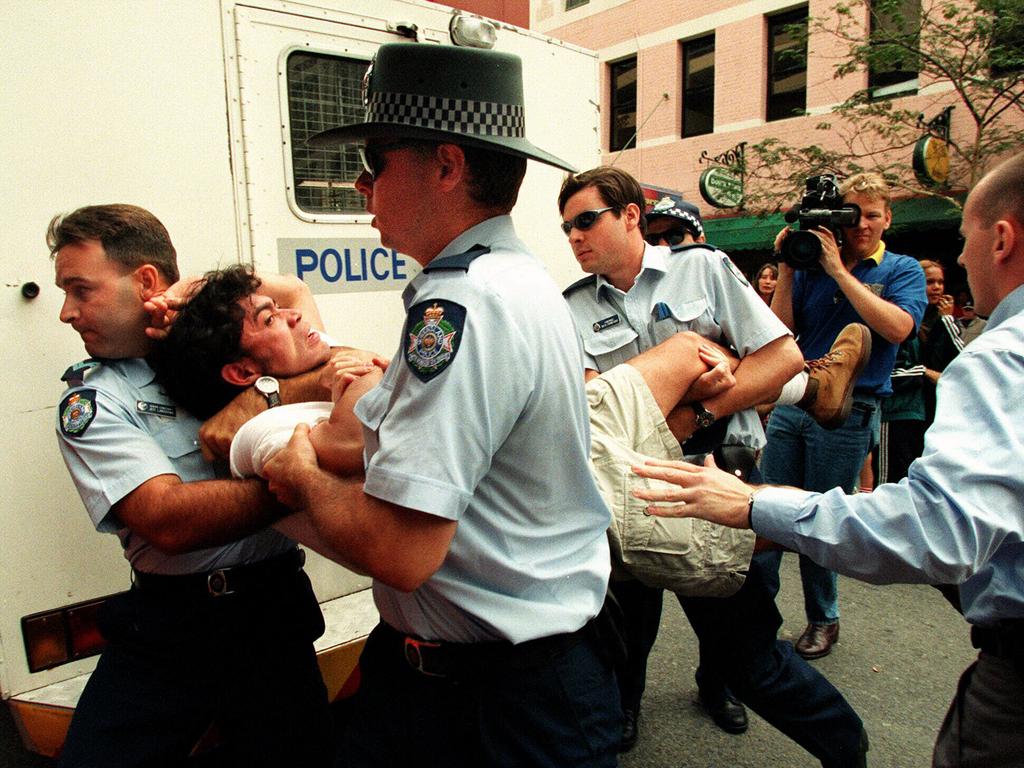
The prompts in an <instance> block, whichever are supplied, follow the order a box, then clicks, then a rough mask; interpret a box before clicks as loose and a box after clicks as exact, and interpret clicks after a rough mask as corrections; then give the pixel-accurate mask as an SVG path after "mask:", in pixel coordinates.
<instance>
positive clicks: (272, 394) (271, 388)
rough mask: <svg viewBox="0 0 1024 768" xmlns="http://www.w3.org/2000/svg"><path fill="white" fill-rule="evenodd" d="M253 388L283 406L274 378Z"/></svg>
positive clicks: (272, 403)
mask: <svg viewBox="0 0 1024 768" xmlns="http://www.w3.org/2000/svg"><path fill="white" fill-rule="evenodd" d="M253 386H254V387H256V391H257V392H259V393H260V394H261V395H263V396H264V397H265V398H267V407H268V408H273V407H274V406H275V405H280V404H281V396H280V395H279V394H278V392H279V391H280V389H281V387H280V385H279V384H278V383H277V379H275V378H274V377H273V376H260V377H259V378H258V379H256V383H255V384H254V385H253ZM712 418H714V417H712Z"/></svg>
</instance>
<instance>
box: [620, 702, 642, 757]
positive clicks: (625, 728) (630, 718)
mask: <svg viewBox="0 0 1024 768" xmlns="http://www.w3.org/2000/svg"><path fill="white" fill-rule="evenodd" d="M639 719H640V709H639V708H637V709H624V710H622V741H620V742H619V752H629V750H631V749H632V748H633V747H635V746H636V740H637V737H638V736H639V735H640V728H639V726H638V725H637V721H638V720H639Z"/></svg>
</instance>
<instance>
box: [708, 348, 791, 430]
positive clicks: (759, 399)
mask: <svg viewBox="0 0 1024 768" xmlns="http://www.w3.org/2000/svg"><path fill="white" fill-rule="evenodd" d="M803 366H804V358H803V355H801V354H800V349H799V347H797V345H796V342H795V341H793V337H792V336H780V337H779V338H777V339H775V340H774V341H771V342H769V343H767V344H765V345H764V346H763V347H761V348H760V349H758V350H756V351H754V352H751V353H750V354H749V355H747V356H746V357H744V358H742V359H741V360H740V362H739V365H738V366H737V367H736V371H735V374H734V375H735V378H736V385H735V386H733V387H730V388H729V389H726V390H724V391H723V392H721V393H720V394H718V395H716V396H714V397H712V398H710V399H708V400H705V401H704V403H703V405H704V407H705V408H707V409H708V410H709V411H711V412H712V413H713V414H715V416H716V417H718V418H721V417H723V416H727V415H729V414H733V413H737V412H739V411H742V410H745V409H747V408H752V407H753V406H755V405H758V404H760V403H763V402H765V401H766V400H768V399H769V398H770V397H772V396H773V395H775V394H777V393H778V392H779V390H781V389H782V385H783V384H785V383H786V382H787V381H789V380H790V379H791V378H793V377H794V376H795V375H796V374H798V373H799V372H800V371H801V370H803Z"/></svg>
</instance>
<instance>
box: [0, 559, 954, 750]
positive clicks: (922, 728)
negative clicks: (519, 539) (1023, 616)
mask: <svg viewBox="0 0 1024 768" xmlns="http://www.w3.org/2000/svg"><path fill="white" fill-rule="evenodd" d="M839 599H840V609H841V611H842V620H841V632H840V639H839V643H838V644H837V645H836V646H835V648H834V650H833V651H832V653H831V654H830V655H829V656H827V657H826V658H824V659H820V660H818V661H815V662H812V663H813V664H815V665H817V667H818V669H820V670H821V671H822V672H823V673H824V674H825V675H826V676H827V677H828V678H829V679H830V680H831V681H832V682H833V683H834V684H835V685H836V687H838V688H839V690H841V691H842V692H843V694H844V695H845V696H846V697H847V699H848V700H849V701H850V702H851V703H852V704H853V706H854V708H855V709H856V710H857V711H858V712H859V713H860V716H861V717H862V718H863V719H864V722H865V724H866V726H867V729H868V734H869V735H870V739H871V750H870V752H869V753H868V765H869V766H885V768H926V767H927V766H928V765H930V763H931V747H932V742H933V741H934V738H935V732H936V731H937V729H938V727H939V725H940V724H941V722H942V718H943V716H944V715H945V712H946V707H947V705H948V703H949V700H950V698H951V697H952V695H953V691H954V689H955V687H956V682H957V680H958V678H959V676H960V673H961V672H962V671H963V669H964V668H965V667H966V666H967V665H968V664H969V663H970V661H971V660H972V659H973V657H974V652H973V649H972V648H971V645H970V642H969V640H968V631H967V625H966V623H965V622H964V621H963V619H962V618H961V617H960V615H959V614H957V613H956V612H955V611H954V610H953V609H952V608H951V607H950V606H949V604H948V603H947V602H946V601H945V600H944V599H943V598H942V596H941V595H940V594H939V593H938V591H936V590H935V589H932V588H931V587H926V586H902V585H901V586H886V587H876V586H871V585H869V584H864V583H862V582H858V581H854V580H852V579H846V578H842V577H840V588H839ZM802 600H803V598H802V592H801V588H800V578H799V570H798V567H797V558H796V556H795V555H786V556H785V557H784V558H783V564H782V590H781V591H780V593H779V608H780V610H781V611H782V614H783V617H784V620H785V621H784V624H783V628H782V632H781V636H782V638H783V639H790V640H795V639H796V638H797V637H799V635H800V632H801V631H803V627H804V614H803V602H802ZM696 663H697V641H696V638H695V637H694V634H693V631H692V630H691V629H690V626H689V624H687V623H686V618H685V617H684V616H683V612H682V611H681V610H680V608H679V605H678V604H677V603H676V602H675V600H670V599H666V600H665V610H664V613H663V617H662V624H661V634H660V636H659V637H658V642H657V644H656V645H655V647H654V653H653V655H652V656H651V660H650V669H649V674H648V683H647V694H646V696H645V698H644V704H643V710H642V715H641V721H640V741H639V743H638V744H637V746H636V747H635V748H634V749H633V751H632V752H629V753H627V754H625V755H622V757H621V761H620V765H621V767H622V768H662V767H663V766H664V768H768V767H770V766H779V767H780V768H805V767H806V768H815V766H818V765H819V764H818V762H817V761H816V760H814V758H812V757H811V756H810V755H809V754H808V753H806V752H804V751H803V749H801V748H800V747H798V746H797V745H796V744H795V743H794V742H792V741H790V740H789V739H788V738H786V737H785V736H783V735H782V734H781V733H779V732H778V731H776V730H775V729H774V728H772V727H771V726H770V725H768V724H767V723H765V722H764V721H763V720H761V719H760V718H759V717H757V715H755V714H753V713H751V715H750V728H749V730H748V731H747V732H746V733H745V734H743V735H741V736H730V735H728V734H726V733H724V732H722V731H720V730H719V729H718V728H717V727H715V725H714V724H713V723H712V722H711V720H710V719H708V718H707V717H706V716H705V715H704V714H703V712H702V711H701V710H700V709H699V708H698V707H697V706H696V704H694V701H695V698H696V693H697V689H696V685H695V684H694V682H693V673H694V670H695V669H696ZM51 765H52V762H51V761H49V760H44V759H42V758H39V757H37V756H33V755H28V754H27V753H25V752H24V750H23V749H22V748H21V746H20V744H18V743H17V737H16V735H15V734H14V733H13V726H12V723H11V721H10V716H9V714H8V712H7V711H6V707H4V708H3V711H2V713H0V766H3V768H44V766H51Z"/></svg>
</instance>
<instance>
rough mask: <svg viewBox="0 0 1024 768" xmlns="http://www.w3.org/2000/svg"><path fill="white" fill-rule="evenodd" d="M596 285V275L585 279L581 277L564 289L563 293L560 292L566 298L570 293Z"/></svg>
mask: <svg viewBox="0 0 1024 768" xmlns="http://www.w3.org/2000/svg"><path fill="white" fill-rule="evenodd" d="M596 284H597V275H587V276H586V277H581V278H580V279H579V280H577V281H576V282H575V283H573V284H572V285H570V286H569V287H568V288H566V289H565V290H564V291H562V295H563V296H566V297H568V296H569V294H570V293H572V292H573V291H576V290H578V289H580V288H582V287H583V286H585V285H589V286H594V285H596Z"/></svg>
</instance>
